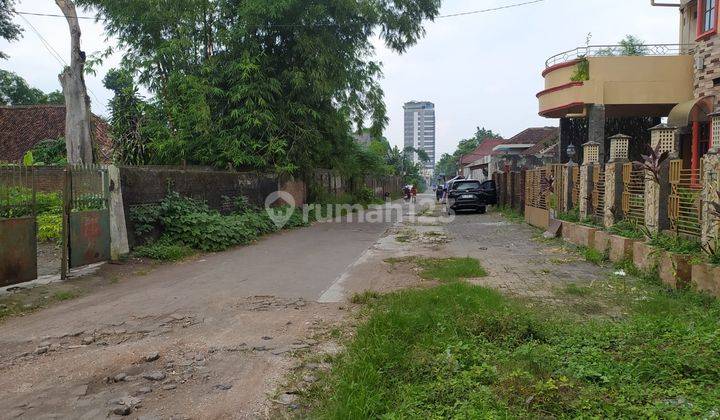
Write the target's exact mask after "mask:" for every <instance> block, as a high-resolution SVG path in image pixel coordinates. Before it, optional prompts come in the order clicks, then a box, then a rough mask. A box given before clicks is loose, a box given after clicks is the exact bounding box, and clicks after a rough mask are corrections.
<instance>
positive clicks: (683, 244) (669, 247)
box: [649, 233, 702, 255]
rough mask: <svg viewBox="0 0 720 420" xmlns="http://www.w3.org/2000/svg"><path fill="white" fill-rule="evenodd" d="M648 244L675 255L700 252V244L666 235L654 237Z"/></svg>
mask: <svg viewBox="0 0 720 420" xmlns="http://www.w3.org/2000/svg"><path fill="white" fill-rule="evenodd" d="M649 244H650V245H651V246H654V247H657V248H660V249H662V250H665V251H669V252H673V253H675V254H683V255H693V254H700V253H701V252H702V246H701V245H700V242H698V241H694V240H692V239H685V238H683V237H682V236H678V235H672V234H667V233H658V234H657V235H654V236H653V237H652V238H650V241H649Z"/></svg>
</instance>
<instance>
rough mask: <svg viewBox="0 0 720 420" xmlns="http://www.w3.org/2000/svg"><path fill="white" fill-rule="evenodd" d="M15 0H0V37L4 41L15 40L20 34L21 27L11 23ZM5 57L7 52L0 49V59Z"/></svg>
mask: <svg viewBox="0 0 720 420" xmlns="http://www.w3.org/2000/svg"><path fill="white" fill-rule="evenodd" d="M14 5H15V0H0V38H2V39H4V40H6V41H15V40H17V39H19V38H20V36H21V35H22V28H21V27H20V26H19V25H17V24H15V23H13V21H12V17H13V15H14V14H15V12H14V7H13V6H14ZM4 58H7V54H5V53H3V52H2V51H0V59H4Z"/></svg>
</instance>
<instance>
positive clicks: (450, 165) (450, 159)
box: [435, 127, 500, 175]
mask: <svg viewBox="0 0 720 420" xmlns="http://www.w3.org/2000/svg"><path fill="white" fill-rule="evenodd" d="M498 137H500V135H499V134H497V133H495V132H494V131H492V130H488V129H486V128H485V127H482V128H481V127H477V128H476V129H475V134H474V135H473V136H472V137H469V138H467V139H462V140H460V142H459V143H458V146H457V149H455V152H453V154H448V153H443V154H442V156H440V160H438V162H437V163H436V164H435V174H437V175H440V174H443V175H455V174H457V173H458V170H459V167H458V162H459V160H460V158H461V157H462V156H463V155H467V154H468V153H472V151H473V150H475V149H477V147H478V146H479V145H480V143H482V142H483V141H484V140H486V139H493V138H498Z"/></svg>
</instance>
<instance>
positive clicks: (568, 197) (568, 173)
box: [559, 161, 577, 213]
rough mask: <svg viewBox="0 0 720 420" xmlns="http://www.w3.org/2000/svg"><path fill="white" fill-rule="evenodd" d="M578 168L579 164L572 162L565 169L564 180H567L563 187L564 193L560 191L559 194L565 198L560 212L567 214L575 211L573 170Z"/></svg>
mask: <svg viewBox="0 0 720 420" xmlns="http://www.w3.org/2000/svg"><path fill="white" fill-rule="evenodd" d="M576 167H577V164H576V163H574V162H572V161H571V162H570V163H568V164H566V165H565V167H564V168H563V179H565V182H564V183H563V185H562V191H560V192H559V193H560V194H562V197H563V200H562V202H563V208H561V209H560V211H562V212H565V213H567V212H569V211H570V210H572V209H573V203H572V191H573V188H574V187H575V184H574V182H575V180H574V179H573V168H576Z"/></svg>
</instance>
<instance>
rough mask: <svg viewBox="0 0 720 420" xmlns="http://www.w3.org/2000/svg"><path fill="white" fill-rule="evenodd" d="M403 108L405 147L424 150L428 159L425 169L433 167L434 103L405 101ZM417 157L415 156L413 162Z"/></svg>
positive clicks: (431, 169)
mask: <svg viewBox="0 0 720 420" xmlns="http://www.w3.org/2000/svg"><path fill="white" fill-rule="evenodd" d="M403 109H404V110H405V147H414V148H416V149H419V150H424V151H425V152H426V153H427V155H428V157H429V158H430V160H429V161H427V162H426V163H425V170H426V171H427V172H430V173H431V172H432V171H433V170H434V169H435V104H433V103H432V102H415V101H411V102H407V103H405V105H403ZM418 160H419V159H418V157H417V156H415V162H417V161H418Z"/></svg>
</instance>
